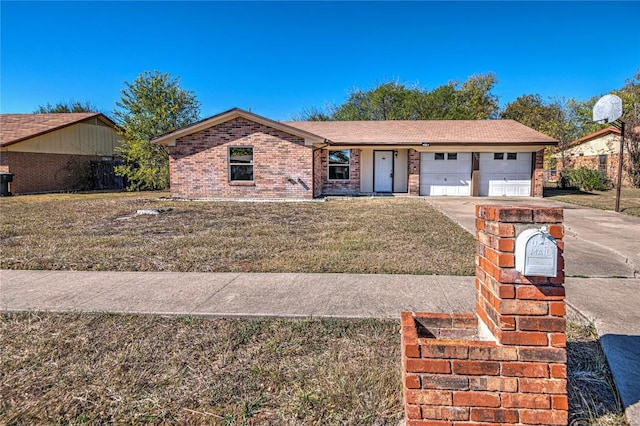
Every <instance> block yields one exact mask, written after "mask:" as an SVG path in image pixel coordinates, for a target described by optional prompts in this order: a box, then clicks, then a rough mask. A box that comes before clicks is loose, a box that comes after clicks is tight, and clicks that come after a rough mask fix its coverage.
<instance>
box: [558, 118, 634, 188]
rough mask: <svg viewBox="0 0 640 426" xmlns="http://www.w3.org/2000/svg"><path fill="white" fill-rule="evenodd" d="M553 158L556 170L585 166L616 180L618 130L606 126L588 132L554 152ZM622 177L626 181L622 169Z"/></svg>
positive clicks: (618, 144)
mask: <svg viewBox="0 0 640 426" xmlns="http://www.w3.org/2000/svg"><path fill="white" fill-rule="evenodd" d="M553 158H554V159H556V161H557V166H556V168H557V170H558V171H562V170H563V169H565V168H571V169H578V168H580V167H586V168H589V169H592V170H598V171H599V172H600V174H601V175H602V176H604V177H607V178H608V179H610V180H611V181H612V182H616V181H617V179H618V164H619V158H620V130H619V129H616V128H615V127H606V128H604V129H601V130H598V131H597V132H593V133H589V134H588V135H586V136H583V137H581V138H580V139H576V140H574V141H572V142H570V143H569V144H568V145H567V148H566V149H565V150H564V152H558V153H556V154H554V156H553ZM563 160H564V161H565V162H566V164H564V163H563ZM622 178H623V180H624V181H627V171H626V170H624V171H623V173H622Z"/></svg>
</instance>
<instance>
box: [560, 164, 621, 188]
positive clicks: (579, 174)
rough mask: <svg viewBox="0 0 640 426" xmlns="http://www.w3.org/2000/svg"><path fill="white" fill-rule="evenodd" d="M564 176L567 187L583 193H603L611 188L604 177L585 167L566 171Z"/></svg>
mask: <svg viewBox="0 0 640 426" xmlns="http://www.w3.org/2000/svg"><path fill="white" fill-rule="evenodd" d="M565 176H566V178H567V180H568V181H569V186H572V187H575V188H580V189H582V190H585V191H593V190H596V191H604V190H607V189H610V188H611V182H610V181H609V179H608V178H607V177H606V176H603V175H601V174H600V172H599V171H597V170H592V169H589V168H587V167H580V168H579V169H573V170H568V171H567V173H566V175H565Z"/></svg>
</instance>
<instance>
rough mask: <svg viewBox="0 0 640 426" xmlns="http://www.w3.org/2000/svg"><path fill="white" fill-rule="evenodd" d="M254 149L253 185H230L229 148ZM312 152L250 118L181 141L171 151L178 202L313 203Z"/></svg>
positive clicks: (294, 138) (173, 189) (300, 142)
mask: <svg viewBox="0 0 640 426" xmlns="http://www.w3.org/2000/svg"><path fill="white" fill-rule="evenodd" d="M230 146H250V147H253V165H254V169H253V176H254V180H253V182H229V163H228V160H229V159H228V148H229V147H230ZM312 163H313V161H312V148H311V147H308V146H305V145H304V139H302V138H299V137H297V136H294V135H290V134H287V133H284V132H282V131H280V130H277V129H274V128H272V127H269V126H265V125H262V124H259V123H256V122H253V121H249V120H246V119H244V118H235V119H233V120H230V121H227V122H224V123H221V124H218V125H216V126H213V127H211V128H208V129H205V130H202V131H200V132H197V133H194V134H192V135H188V136H185V137H182V138H179V139H178V140H177V141H176V146H174V147H170V148H169V168H170V173H171V196H172V197H176V198H313V195H314V188H313V186H314V182H313V172H312V168H313V164H312Z"/></svg>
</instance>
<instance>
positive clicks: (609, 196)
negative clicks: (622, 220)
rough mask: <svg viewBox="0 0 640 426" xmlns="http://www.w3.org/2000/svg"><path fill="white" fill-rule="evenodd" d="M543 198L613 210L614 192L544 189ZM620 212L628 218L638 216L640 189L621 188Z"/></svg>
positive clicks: (613, 190) (614, 202) (639, 212)
mask: <svg viewBox="0 0 640 426" xmlns="http://www.w3.org/2000/svg"><path fill="white" fill-rule="evenodd" d="M544 197H545V198H548V199H550V200H557V201H564V202H565V203H571V204H577V205H580V206H585V207H592V208H595V209H600V210H615V208H616V190H615V189H610V190H608V191H590V192H585V191H580V190H578V189H558V188H553V187H549V188H545V189H544ZM620 212H621V213H624V214H628V215H629V216H640V189H638V188H622V189H621V191H620Z"/></svg>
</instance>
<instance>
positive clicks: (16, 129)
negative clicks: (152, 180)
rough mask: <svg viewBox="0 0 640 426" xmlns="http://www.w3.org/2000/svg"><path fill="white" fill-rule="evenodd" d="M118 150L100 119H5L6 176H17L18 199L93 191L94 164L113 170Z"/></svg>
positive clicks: (0, 122) (1, 141)
mask: <svg viewBox="0 0 640 426" xmlns="http://www.w3.org/2000/svg"><path fill="white" fill-rule="evenodd" d="M117 144H118V135H117V132H116V125H115V123H114V122H113V121H111V120H110V119H109V118H107V117H106V116H104V115H103V114H100V113H61V114H1V115H0V172H3V173H12V174H13V175H14V178H13V179H14V180H13V182H12V183H11V184H10V185H11V186H10V188H11V192H13V193H15V194H24V193H35V192H51V191H71V190H77V189H88V188H87V186H88V185H90V184H93V183H90V182H86V180H87V179H90V177H88V172H87V170H91V167H92V162H93V167H94V169H95V167H96V165H99V164H101V162H104V163H109V164H111V161H112V160H113V158H114V156H115V151H114V149H115V147H116V145H117ZM111 169H112V166H111ZM104 189H106V188H104Z"/></svg>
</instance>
